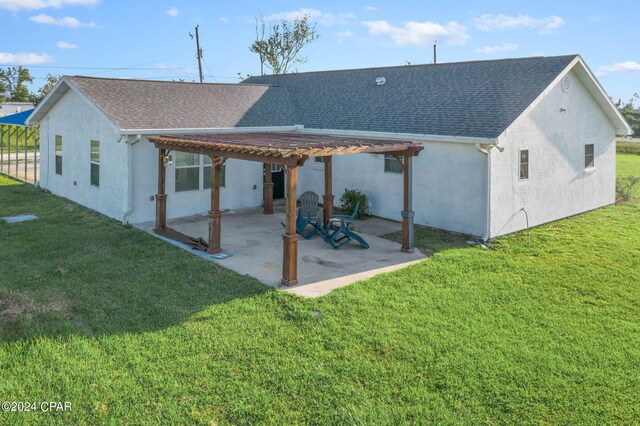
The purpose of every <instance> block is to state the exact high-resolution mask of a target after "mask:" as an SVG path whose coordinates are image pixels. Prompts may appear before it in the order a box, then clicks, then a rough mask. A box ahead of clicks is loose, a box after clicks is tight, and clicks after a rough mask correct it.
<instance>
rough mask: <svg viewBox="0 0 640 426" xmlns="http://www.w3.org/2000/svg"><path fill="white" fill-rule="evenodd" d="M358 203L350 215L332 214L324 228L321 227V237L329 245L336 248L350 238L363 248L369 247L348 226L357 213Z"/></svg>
mask: <svg viewBox="0 0 640 426" xmlns="http://www.w3.org/2000/svg"><path fill="white" fill-rule="evenodd" d="M359 208H360V203H357V204H356V207H355V208H354V209H353V213H351V214H350V215H333V216H331V217H330V218H329V223H328V224H327V227H326V228H323V229H322V232H321V235H322V238H323V239H324V240H325V241H326V242H328V243H329V244H331V247H333V248H334V249H338V248H340V247H342V246H343V245H345V244H347V243H348V242H349V241H351V240H355V241H356V242H358V243H359V244H360V245H361V246H362V247H364V248H365V249H368V248H369V243H367V242H366V241H365V239H364V238H362V237H361V236H360V235H358V234H356V233H355V232H353V231H352V230H351V229H350V228H349V227H350V226H351V224H352V223H353V221H354V219H355V218H356V216H357V214H358V209H359Z"/></svg>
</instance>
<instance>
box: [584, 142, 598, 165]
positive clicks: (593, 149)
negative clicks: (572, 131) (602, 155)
mask: <svg viewBox="0 0 640 426" xmlns="http://www.w3.org/2000/svg"><path fill="white" fill-rule="evenodd" d="M587 147H591V154H587ZM583 153H584V156H583V160H584V170H585V171H591V170H595V168H596V144H594V143H585V144H584V152H583ZM588 156H591V162H590V163H587V157H588Z"/></svg>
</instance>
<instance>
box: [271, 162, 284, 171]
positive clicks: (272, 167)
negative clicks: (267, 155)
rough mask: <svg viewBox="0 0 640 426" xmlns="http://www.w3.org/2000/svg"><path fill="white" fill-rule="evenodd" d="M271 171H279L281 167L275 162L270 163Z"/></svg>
mask: <svg viewBox="0 0 640 426" xmlns="http://www.w3.org/2000/svg"><path fill="white" fill-rule="evenodd" d="M271 171H272V172H281V171H282V167H280V166H279V165H277V164H273V163H271Z"/></svg>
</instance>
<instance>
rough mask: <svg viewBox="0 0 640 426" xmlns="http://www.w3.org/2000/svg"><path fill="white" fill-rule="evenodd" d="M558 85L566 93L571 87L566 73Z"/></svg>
mask: <svg viewBox="0 0 640 426" xmlns="http://www.w3.org/2000/svg"><path fill="white" fill-rule="evenodd" d="M560 87H562V91H563V92H564V93H567V92H568V91H569V89H571V79H570V78H569V76H568V75H565V76H564V77H562V81H561V82H560Z"/></svg>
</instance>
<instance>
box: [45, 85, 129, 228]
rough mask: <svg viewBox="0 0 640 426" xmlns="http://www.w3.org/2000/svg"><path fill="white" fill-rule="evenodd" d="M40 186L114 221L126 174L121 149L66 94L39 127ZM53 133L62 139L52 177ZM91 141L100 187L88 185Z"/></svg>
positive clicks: (102, 124)
mask: <svg viewBox="0 0 640 426" xmlns="http://www.w3.org/2000/svg"><path fill="white" fill-rule="evenodd" d="M41 126H42V127H41V144H40V153H41V161H40V167H41V169H40V172H41V177H40V185H41V186H42V187H43V188H46V189H48V190H49V191H51V192H52V193H53V194H56V195H59V196H62V197H65V198H68V199H70V200H73V201H75V202H77V203H79V204H82V205H85V206H87V207H89V208H90V209H93V210H96V211H99V212H101V213H103V214H105V215H107V216H110V217H113V218H117V219H119V218H120V217H121V214H122V209H123V198H122V194H123V193H124V185H125V184H126V181H125V180H124V179H122V177H123V176H125V175H126V168H125V162H124V154H125V150H124V149H125V147H124V146H123V144H122V143H119V142H118V141H119V140H120V135H119V132H118V131H117V130H115V129H114V128H113V127H112V126H111V125H110V124H109V121H108V120H107V119H105V118H104V117H103V116H101V115H100V114H99V113H98V112H96V111H95V110H93V109H92V108H91V107H90V106H89V105H88V104H86V103H85V102H84V101H83V100H82V99H81V98H80V97H79V96H78V95H77V94H76V93H75V92H73V91H68V92H67V93H66V94H65V95H64V96H63V97H62V98H61V99H60V100H59V101H58V102H57V103H56V104H55V105H54V106H53V108H52V109H51V110H50V111H49V113H48V114H47V116H46V117H45V119H44V120H43V121H42V123H41ZM55 135H61V136H62V175H61V176H60V175H56V174H55ZM91 139H97V140H99V141H100V186H99V187H95V186H91V184H90V153H91V151H90V147H91Z"/></svg>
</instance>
